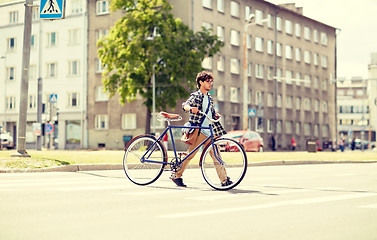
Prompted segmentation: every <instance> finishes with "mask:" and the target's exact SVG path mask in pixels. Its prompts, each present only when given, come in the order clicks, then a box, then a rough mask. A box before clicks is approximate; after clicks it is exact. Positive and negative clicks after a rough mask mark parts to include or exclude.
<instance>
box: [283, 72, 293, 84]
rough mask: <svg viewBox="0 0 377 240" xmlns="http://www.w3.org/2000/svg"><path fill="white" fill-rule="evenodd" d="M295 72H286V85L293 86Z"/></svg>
mask: <svg viewBox="0 0 377 240" xmlns="http://www.w3.org/2000/svg"><path fill="white" fill-rule="evenodd" d="M292 78H293V72H292V71H288V70H287V71H285V83H286V84H292Z"/></svg>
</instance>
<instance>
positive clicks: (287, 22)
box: [285, 20, 292, 35]
mask: <svg viewBox="0 0 377 240" xmlns="http://www.w3.org/2000/svg"><path fill="white" fill-rule="evenodd" d="M285 33H286V34H289V35H292V22H291V21H290V20H285Z"/></svg>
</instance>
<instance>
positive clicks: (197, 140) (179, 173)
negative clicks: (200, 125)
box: [175, 133, 207, 178]
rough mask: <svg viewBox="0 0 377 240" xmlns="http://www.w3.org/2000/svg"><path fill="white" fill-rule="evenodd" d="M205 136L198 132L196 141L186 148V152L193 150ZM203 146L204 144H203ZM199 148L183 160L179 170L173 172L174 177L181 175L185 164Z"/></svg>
mask: <svg viewBox="0 0 377 240" xmlns="http://www.w3.org/2000/svg"><path fill="white" fill-rule="evenodd" d="M206 138H207V136H206V135H204V134H203V133H200V134H199V136H198V138H197V139H196V142H194V144H192V145H190V146H189V148H188V150H187V154H189V153H190V152H191V151H192V150H194V149H195V148H196V147H197V146H198V145H199V144H200V143H202V142H203V141H204V140H205V139H206ZM204 146H205V145H204ZM198 150H199V148H198V149H197V150H196V151H195V152H194V153H193V154H191V155H190V156H189V157H188V158H187V159H185V161H183V163H182V165H181V169H179V171H177V172H176V173H175V178H180V177H182V174H183V172H184V171H185V169H186V167H187V165H188V164H189V163H190V161H191V159H192V158H194V157H195V155H196V153H197V152H198Z"/></svg>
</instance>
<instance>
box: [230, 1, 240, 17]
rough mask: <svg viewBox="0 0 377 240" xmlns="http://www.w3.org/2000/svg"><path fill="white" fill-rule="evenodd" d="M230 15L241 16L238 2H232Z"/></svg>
mask: <svg viewBox="0 0 377 240" xmlns="http://www.w3.org/2000/svg"><path fill="white" fill-rule="evenodd" d="M230 15H231V16H232V17H236V18H239V17H240V4H239V3H238V2H235V1H231V2H230Z"/></svg>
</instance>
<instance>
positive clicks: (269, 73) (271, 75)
mask: <svg viewBox="0 0 377 240" xmlns="http://www.w3.org/2000/svg"><path fill="white" fill-rule="evenodd" d="M274 76H275V73H274V67H271V66H269V67H268V68H267V79H268V80H273V79H274Z"/></svg>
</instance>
